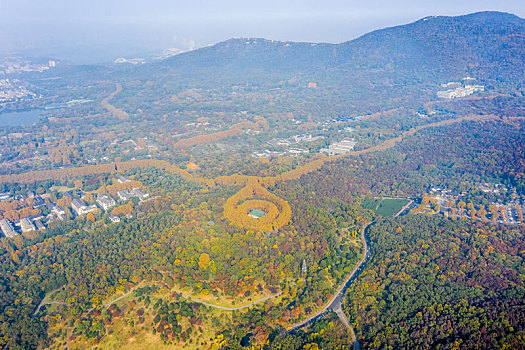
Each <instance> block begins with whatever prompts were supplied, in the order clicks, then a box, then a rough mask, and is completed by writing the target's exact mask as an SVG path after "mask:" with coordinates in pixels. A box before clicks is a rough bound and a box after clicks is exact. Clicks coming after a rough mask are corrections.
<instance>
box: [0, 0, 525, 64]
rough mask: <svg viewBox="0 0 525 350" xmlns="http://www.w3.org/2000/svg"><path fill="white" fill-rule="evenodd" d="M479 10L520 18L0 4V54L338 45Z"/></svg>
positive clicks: (507, 7)
mask: <svg viewBox="0 0 525 350" xmlns="http://www.w3.org/2000/svg"><path fill="white" fill-rule="evenodd" d="M487 10H491V11H502V12H509V13H513V14H515V15H518V16H520V17H522V18H523V17H525V3H524V1H523V0H500V1H494V0H476V1H474V0H463V1H451V0H442V1H440V2H439V3H438V2H435V1H421V0H420V1H417V0H407V1H388V0H372V1H368V2H366V4H365V3H364V2H361V1H341V0H338V1H335V0H327V1H323V2H322V3H321V2H319V1H313V0H303V1H299V0H292V1H276V0H268V1H265V2H250V1H239V0H224V1H220V2H211V1H202V0H200V1H198V0H197V1H192V2H189V1H175V2H174V1H167V0H151V1H147V2H146V1H137V0H126V1H124V0H113V1H107V0H106V1H104V0H91V1H74V0H73V1H71V0H70V1H67V0H53V1H43V0H0V55H8V54H15V53H22V54H26V55H34V56H42V57H43V56H45V57H54V58H57V59H65V60H69V61H71V62H74V63H86V62H102V61H111V60H113V59H115V58H117V57H120V56H124V57H127V58H133V57H144V55H153V54H160V53H161V52H162V49H167V48H181V49H194V48H199V47H203V46H206V45H210V44H214V43H216V42H219V41H223V40H227V39H229V38H232V37H263V38H267V39H274V40H283V41H309V42H330V43H339V42H343V41H348V40H352V39H355V38H357V37H359V36H361V35H363V34H365V33H367V32H370V31H373V30H376V29H380V28H385V27H390V26H395V25H402V24H406V23H410V22H413V21H416V20H418V19H420V18H422V17H426V16H431V15H445V16H456V15H463V14H468V13H472V12H479V11H487Z"/></svg>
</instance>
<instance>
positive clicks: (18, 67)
mask: <svg viewBox="0 0 525 350" xmlns="http://www.w3.org/2000/svg"><path fill="white" fill-rule="evenodd" d="M57 64H58V63H57V62H56V61H53V60H49V61H47V62H43V63H33V62H29V61H27V60H25V59H22V58H17V57H9V58H4V59H3V60H2V61H0V76H1V75H7V74H16V73H23V72H26V73H27V72H43V71H45V70H48V69H50V68H53V67H56V65H57Z"/></svg>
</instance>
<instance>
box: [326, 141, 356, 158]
mask: <svg viewBox="0 0 525 350" xmlns="http://www.w3.org/2000/svg"><path fill="white" fill-rule="evenodd" d="M356 143H357V142H355V141H354V139H345V140H342V141H340V142H335V143H332V144H331V145H330V146H328V148H321V149H320V150H319V152H321V153H326V154H328V155H329V156H334V155H337V154H346V153H348V152H350V151H353V149H354V147H355V145H356Z"/></svg>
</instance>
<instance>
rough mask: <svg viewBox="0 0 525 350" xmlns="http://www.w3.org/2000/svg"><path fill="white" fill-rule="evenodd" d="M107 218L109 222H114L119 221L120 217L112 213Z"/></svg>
mask: <svg viewBox="0 0 525 350" xmlns="http://www.w3.org/2000/svg"><path fill="white" fill-rule="evenodd" d="M109 220H111V222H114V223H117V222H120V218H119V217H118V216H116V215H113V214H110V215H109Z"/></svg>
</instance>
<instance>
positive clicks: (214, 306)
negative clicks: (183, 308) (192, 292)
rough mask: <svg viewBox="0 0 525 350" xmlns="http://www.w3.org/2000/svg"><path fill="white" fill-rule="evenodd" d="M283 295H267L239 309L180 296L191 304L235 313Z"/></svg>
mask: <svg viewBox="0 0 525 350" xmlns="http://www.w3.org/2000/svg"><path fill="white" fill-rule="evenodd" d="M281 294H283V292H279V293H277V294H274V295H269V296H267V297H264V298H262V299H259V300H257V301H254V302H252V303H250V304H247V305H244V306H239V307H226V306H220V305H214V304H210V303H206V302H204V301H199V300H195V299H193V298H192V297H190V296H186V295H184V294H183V295H182V296H183V297H184V298H186V299H188V300H191V301H192V302H194V303H198V304H202V305H206V306H209V307H213V308H215V309H221V310H226V311H235V310H242V309H247V308H249V307H250V306H253V305H256V304H260V303H262V302H264V301H266V300H269V299H273V298H276V297H278V296H279V295H281Z"/></svg>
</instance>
